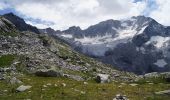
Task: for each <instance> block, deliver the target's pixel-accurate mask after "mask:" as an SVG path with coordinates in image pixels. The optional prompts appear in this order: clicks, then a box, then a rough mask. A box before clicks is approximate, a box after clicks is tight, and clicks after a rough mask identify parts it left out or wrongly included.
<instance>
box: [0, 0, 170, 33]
mask: <svg viewBox="0 0 170 100" xmlns="http://www.w3.org/2000/svg"><path fill="white" fill-rule="evenodd" d="M169 5H170V0H135V1H134V0H107V1H106V0H22V1H21V0H1V1H0V14H1V15H2V14H5V13H9V12H13V13H14V14H16V15H18V16H20V17H22V18H24V20H25V21H26V22H27V23H29V24H31V25H34V26H37V27H38V28H47V27H52V28H54V29H56V30H57V29H67V28H68V27H70V26H73V25H76V26H80V27H81V28H87V27H88V26H90V25H92V24H96V23H98V22H100V21H104V20H107V19H123V18H130V17H131V16H138V15H145V16H149V17H152V18H154V19H155V20H157V21H158V22H160V23H161V24H163V25H170V19H169V17H170V14H169V12H168V11H169V10H170V7H169Z"/></svg>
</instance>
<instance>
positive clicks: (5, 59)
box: [0, 55, 15, 67]
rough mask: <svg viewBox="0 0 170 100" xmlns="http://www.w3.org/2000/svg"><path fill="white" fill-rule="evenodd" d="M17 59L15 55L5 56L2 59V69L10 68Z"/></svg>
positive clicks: (0, 62) (0, 58)
mask: <svg viewBox="0 0 170 100" xmlns="http://www.w3.org/2000/svg"><path fill="white" fill-rule="evenodd" d="M14 59H15V55H3V56H1V57H0V67H6V66H10V65H11V64H12V62H13V60H14Z"/></svg>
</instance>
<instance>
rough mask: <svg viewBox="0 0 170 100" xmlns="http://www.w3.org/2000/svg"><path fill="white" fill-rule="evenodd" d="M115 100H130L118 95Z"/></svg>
mask: <svg viewBox="0 0 170 100" xmlns="http://www.w3.org/2000/svg"><path fill="white" fill-rule="evenodd" d="M113 100H129V99H128V98H127V97H126V96H123V95H121V94H117V95H116V97H115V98H114V99H113Z"/></svg>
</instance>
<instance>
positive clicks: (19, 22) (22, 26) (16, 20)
mask: <svg viewBox="0 0 170 100" xmlns="http://www.w3.org/2000/svg"><path fill="white" fill-rule="evenodd" d="M3 17H4V18H6V19H8V20H9V21H10V22H12V23H13V24H14V25H15V26H16V28H17V29H18V30H19V31H30V32H35V33H40V32H39V30H38V29H37V28H36V27H34V26H31V25H29V24H26V23H25V21H24V20H23V19H22V18H20V17H18V16H16V15H14V14H13V13H8V14H5V15H3Z"/></svg>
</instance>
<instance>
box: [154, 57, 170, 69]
mask: <svg viewBox="0 0 170 100" xmlns="http://www.w3.org/2000/svg"><path fill="white" fill-rule="evenodd" d="M154 65H157V66H158V67H164V66H165V65H167V62H166V61H165V60H164V59H159V60H157V62H155V63H154Z"/></svg>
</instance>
